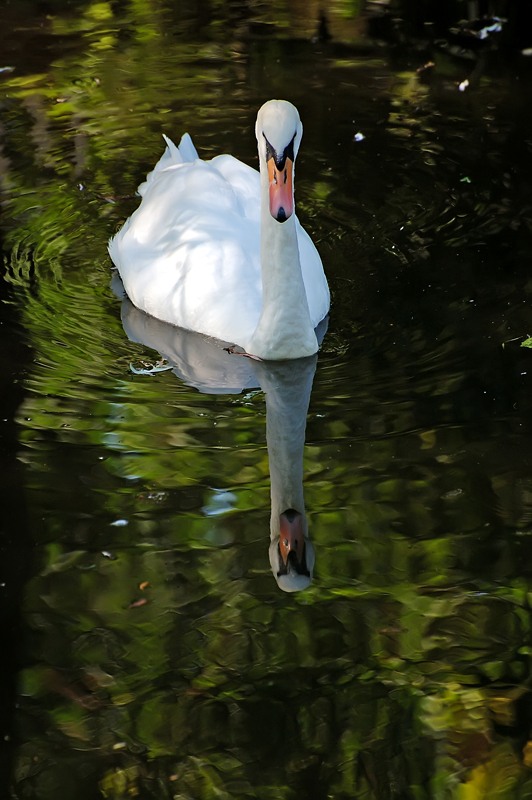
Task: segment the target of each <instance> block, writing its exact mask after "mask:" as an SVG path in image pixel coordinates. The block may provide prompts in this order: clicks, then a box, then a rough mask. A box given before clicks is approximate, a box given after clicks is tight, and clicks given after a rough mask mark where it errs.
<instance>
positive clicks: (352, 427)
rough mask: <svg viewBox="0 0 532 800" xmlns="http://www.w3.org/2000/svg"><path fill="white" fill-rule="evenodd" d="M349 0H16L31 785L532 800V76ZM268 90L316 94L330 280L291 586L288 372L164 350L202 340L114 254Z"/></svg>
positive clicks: (314, 167)
mask: <svg viewBox="0 0 532 800" xmlns="http://www.w3.org/2000/svg"><path fill="white" fill-rule="evenodd" d="M314 11H315V13H314ZM345 12H346V7H344V5H343V4H341V3H337V4H336V3H335V4H331V11H330V24H331V32H332V33H333V39H332V40H331V41H330V42H327V43H324V44H320V43H317V44H312V43H311V42H310V38H311V36H312V34H313V32H314V30H315V27H316V26H315V19H316V18H317V9H316V10H314V9H313V10H312V15H310V14H309V11H308V8H307V7H306V6H305V8H300V7H299V6H298V5H297V4H293V3H292V4H289V5H285V4H281V5H280V6H279V9H277V10H276V15H274V13H273V11H271V10H269V9H268V8H266V7H258V8H257V9H255V10H249V9H248V8H247V7H246V6H245V5H243V4H239V3H235V4H229V5H227V6H226V7H224V8H220V9H215V10H213V9H212V8H210V7H209V8H207V6H205V7H204V6H203V5H202V4H200V5H198V4H188V5H187V4H180V6H177V5H174V4H172V3H165V2H160V3H156V4H154V3H152V4H150V5H148V4H144V3H135V4H131V5H129V4H125V3H105V2H103V3H85V4H78V5H76V7H75V8H74V7H72V8H70V7H69V6H68V5H67V6H66V7H65V8H64V9H62V8H61V7H60V6H59V5H56V4H51V6H50V8H49V9H47V11H46V12H45V11H43V10H42V8H38V9H36V8H33V7H32V6H28V7H24V9H20V10H19V8H18V7H15V6H13V5H11V6H7V7H6V14H5V26H6V27H5V30H6V31H9V36H7V33H4V34H2V35H3V36H4V37H5V39H4V40H3V45H4V55H3V56H2V58H3V63H2V64H0V66H5V67H13V69H12V70H8V71H5V72H3V73H1V75H0V79H1V80H2V88H3V92H2V101H1V102H2V133H1V139H0V141H1V151H0V163H1V165H2V170H1V173H2V187H3V219H2V236H3V252H4V256H5V261H4V268H3V273H2V274H3V280H2V284H1V293H2V299H3V300H4V301H5V302H3V303H2V304H1V305H0V322H1V330H2V333H3V347H2V361H1V363H2V367H3V369H2V370H1V372H0V375H1V378H0V380H1V381H2V392H1V393H0V397H1V400H0V404H1V409H0V410H1V414H0V418H1V423H0V424H1V426H2V427H1V429H0V430H1V432H2V433H1V435H2V449H1V456H0V458H1V464H2V481H1V483H0V495H1V502H2V507H3V511H4V513H3V515H2V516H3V533H2V537H3V538H2V558H1V563H2V567H1V571H2V575H1V589H0V590H1V591H2V592H3V594H4V598H5V602H4V603H3V612H2V614H3V623H4V625H3V627H4V634H3V638H4V643H5V644H4V657H3V666H4V672H5V678H4V680H3V681H2V707H3V708H4V710H5V711H6V713H5V715H4V718H3V720H2V737H3V738H4V745H5V747H4V759H3V761H2V768H3V775H4V776H5V781H4V785H5V794H6V795H9V796H11V797H13V798H36V799H37V798H38V800H46V798H48V797H50V798H52V797H54V798H55V797H57V796H58V794H60V796H61V797H62V798H65V800H68V799H69V798H73V797H76V798H91V800H92V798H99V797H110V798H122V797H126V796H128V797H131V796H132V797H135V796H138V797H142V798H144V797H146V798H149V797H154V798H155V797H156V798H174V797H175V798H202V797H205V798H210V797H222V798H261V800H262V799H263V798H292V797H296V796H303V797H311V798H326V797H333V798H335V800H336V799H338V800H343V798H348V797H349V798H351V797H357V798H361V799H362V798H372V799H373V798H376V799H377V800H385V799H387V798H460V799H461V798H465V797H479V798H480V797H482V798H488V797H489V798H491V797H498V798H499V797H500V798H525V797H528V796H530V793H531V791H532V785H531V779H530V772H529V768H530V764H531V763H532V760H531V759H532V757H531V755H530V752H531V751H530V748H531V747H532V745H530V744H529V743H528V737H529V721H530V712H529V709H530V696H529V691H528V687H529V683H530V652H531V649H530V648H531V641H530V613H529V587H530V563H531V555H532V553H531V550H532V547H531V539H532V528H531V521H532V457H531V455H530V453H531V448H530V419H531V396H532V395H531V391H530V390H531V379H530V373H531V368H532V367H531V363H530V351H529V350H527V349H526V348H523V347H521V342H522V341H523V340H524V339H525V338H526V336H527V335H529V334H531V333H532V331H531V323H530V300H531V293H532V283H531V281H530V275H529V262H530V241H531V238H530V237H531V229H532V207H531V204H530V179H529V175H530V171H529V167H530V151H531V147H532V140H531V138H530V130H531V125H530V123H531V116H532V110H531V107H530V102H529V96H530V69H529V67H528V66H527V63H526V61H525V60H524V59H521V60H520V59H519V58H518V57H517V56H515V57H512V58H506V57H503V55H502V54H501V53H500V52H499V51H498V50H494V51H492V52H490V53H489V57H488V58H487V59H486V61H485V63H483V64H481V68H479V69H476V70H475V62H469V61H466V60H462V59H460V60H458V59H453V58H452V57H450V56H449V55H447V54H445V53H442V51H440V50H432V49H430V48H428V47H427V48H426V49H424V50H421V49H419V48H418V47H417V45H416V48H414V47H412V48H410V47H403V48H397V47H388V46H384V45H382V44H380V45H379V44H373V43H371V42H369V41H368V40H367V39H365V38H363V25H362V23H361V22H360V19H359V18H358V17H357V16H356V15H353V16H349V15H347V16H345ZM429 58H430V59H433V60H434V62H435V66H434V67H428V68H427V69H420V68H421V67H423V65H424V64H426V63H427V61H428V60H429ZM468 76H469V77H471V86H470V87H469V88H468V89H467V90H466V91H464V92H460V91H459V90H458V84H459V83H460V82H461V81H463V80H464V79H465V78H467V77H468ZM272 96H284V97H287V98H288V99H290V100H292V101H293V102H294V103H295V104H296V105H297V106H298V108H299V110H300V113H301V116H302V119H303V123H304V127H305V133H304V139H303V146H302V150H301V155H300V158H299V159H298V175H297V202H298V211H299V215H300V217H301V219H302V221H303V222H304V224H305V225H306V227H307V229H308V230H309V232H311V234H312V236H313V238H314V240H315V241H316V243H317V245H318V247H319V249H320V252H321V254H322V258H323V260H324V263H325V268H326V272H327V274H328V277H329V281H330V285H331V290H332V300H333V305H332V313H331V317H330V321H329V329H328V332H327V335H326V337H325V339H324V342H323V347H322V351H321V353H320V355H319V359H318V362H317V366H316V371H315V375H314V376H313V379H312V375H311V376H310V378H309V379H307V378H306V379H305V380H307V381H308V380H313V383H312V393H311V395H310V400H309V402H310V405H309V410H308V417H307V428H306V443H305V446H304V456H303V465H304V493H305V502H306V507H307V512H308V518H309V525H310V536H311V539H312V543H313V547H314V550H315V553H316V568H315V575H314V580H313V582H312V585H311V586H310V587H309V588H308V589H307V590H305V591H304V592H301V593H298V594H291V595H289V594H286V593H283V592H281V591H280V590H279V588H278V586H277V584H276V581H275V580H274V578H273V577H272V573H271V568H270V564H269V560H268V544H269V518H270V465H269V462H268V450H267V443H266V416H267V412H268V413H270V415H271V408H268V409H267V407H266V402H265V396H264V393H263V392H262V391H260V390H257V389H255V388H253V387H254V386H255V385H256V383H257V382H259V383H260V382H261V381H260V380H258V381H257V375H256V374H253V371H252V367H250V365H249V364H247V363H246V364H244V366H243V367H242V366H241V365H239V367H238V369H243V370H244V372H245V373H246V370H247V373H246V374H244V375H242V374H239V376H237V379H236V380H237V383H238V380H241V383H242V386H246V387H247V388H246V389H244V390H243V391H239V392H237V393H223V394H218V393H212V392H211V393H205V392H199V391H198V390H197V389H196V388H194V387H193V386H191V385H190V384H191V383H194V380H193V379H192V378H191V375H190V373H188V372H186V364H185V365H183V363H182V364H181V375H182V376H183V375H184V379H182V378H181V379H180V378H179V377H177V376H176V374H175V372H173V371H162V372H158V373H157V374H155V375H143V374H137V373H135V371H134V370H132V369H131V367H130V365H133V367H134V368H139V367H141V366H142V364H143V363H144V362H150V363H154V362H155V361H157V359H158V358H159V357H160V353H162V354H163V355H168V354H169V348H170V347H171V346H173V345H172V341H170V340H168V338H165V337H167V336H168V335H169V334H168V331H166V332H165V331H164V330H163V331H161V330H155V331H153V330H152V329H151V328H150V329H149V330H148V328H147V326H146V325H145V320H144V321H143V320H142V318H140V319H138V318H137V319H136V321H135V310H134V309H131V308H129V307H128V306H127V304H124V303H122V302H121V301H120V299H118V298H117V297H116V295H115V294H114V293H113V291H112V288H111V285H110V262H109V259H108V257H107V253H106V242H107V239H108V237H109V236H110V235H111V234H112V233H113V232H114V231H115V230H117V228H118V227H119V226H120V224H121V223H122V222H123V220H124V219H125V218H126V217H127V216H128V214H129V213H131V211H132V210H133V208H134V207H135V205H136V202H137V201H136V200H135V198H134V190H135V188H136V186H137V184H138V183H139V182H140V180H141V179H142V178H143V176H144V175H145V173H146V172H147V171H148V170H149V169H150V167H151V166H152V165H153V163H154V162H155V160H156V158H157V157H158V156H159V154H160V152H161V149H162V141H161V132H166V133H168V134H170V135H172V136H173V137H174V138H178V136H179V135H180V133H181V132H182V131H184V130H189V132H190V133H191V134H192V136H193V138H194V141H195V143H196V146H197V147H198V149H199V151H200V153H201V155H202V156H205V157H209V156H212V155H215V154H217V153H218V152H224V151H228V152H232V153H233V154H235V155H237V156H238V157H240V158H242V159H243V160H245V161H247V162H248V163H251V164H255V163H256V160H255V159H256V156H255V141H254V136H253V122H254V116H255V113H256V109H257V108H258V106H259V105H260V104H261V103H262V102H263V101H264V100H265V99H267V98H268V97H272ZM358 133H362V134H363V137H364V138H362V139H361V138H360V137H357V136H356V134H358ZM128 337H130V338H128ZM161 337H162V339H161ZM170 338H171V337H170ZM176 346H177V345H176ZM179 346H180V347H183V342H182V340H180V344H179ZM165 348H166V349H165ZM224 357H225V355H224ZM227 358H228V359H229V360H230V357H229V356H227ZM215 361H216V358H215ZM242 361H244V360H242ZM220 363H224V364H226V363H229V362H222V361H221V360H220ZM231 363H233V362H231ZM230 368H231V369H233V367H230ZM228 369H229V367H228ZM184 370H185V371H184ZM250 370H251V372H250ZM178 371H179V370H178ZM226 378H227V376H225V378H224V380H226ZM267 379H268V378H267V376H266V377H265V376H262V380H267ZM299 379H301V380H302V381H303V378H301V377H300V378H298V380H299ZM270 380H271V377H270ZM276 380H278V381H279V380H281V378H279V376H277V378H276ZM301 385H303V383H302V384H301ZM305 385H306V384H305ZM203 388H204V389H205V386H204V387H203ZM235 388H236V387H235ZM295 394H296V395H297V392H296V393H295ZM303 400H304V398H303ZM291 409H292V411H293V409H294V406H293V404H292V407H291ZM288 413H289V410H287V409H286V408H285V409H284V412H283V414H281V415H280V416H277V420H281V422H282V421H283V420H285V419H286V418H287V415H288ZM296 416H297V414H296ZM274 419H275V417H274ZM269 423H271V416H270V419H269ZM298 447H300V449H301V450H303V443H302V442H299V443H298V442H295V452H296V453H297V448H298ZM295 460H296V461H297V458H295ZM8 787H9V788H8Z"/></svg>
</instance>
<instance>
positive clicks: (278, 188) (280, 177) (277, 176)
mask: <svg viewBox="0 0 532 800" xmlns="http://www.w3.org/2000/svg"><path fill="white" fill-rule="evenodd" d="M293 172H294V162H293V161H292V159H291V158H285V162H284V166H283V169H281V170H280V169H277V165H276V163H275V159H274V158H269V159H268V180H269V184H270V214H271V215H272V217H273V218H274V219H276V220H277V222H286V220H287V219H288V217H290V216H292V214H293V213H294V178H293Z"/></svg>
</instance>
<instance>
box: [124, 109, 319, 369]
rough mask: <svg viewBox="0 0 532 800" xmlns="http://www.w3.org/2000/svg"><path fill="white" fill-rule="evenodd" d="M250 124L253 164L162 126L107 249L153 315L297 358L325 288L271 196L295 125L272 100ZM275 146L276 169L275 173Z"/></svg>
mask: <svg viewBox="0 0 532 800" xmlns="http://www.w3.org/2000/svg"><path fill="white" fill-rule="evenodd" d="M256 130H257V140H258V146H259V160H260V169H261V172H260V174H259V172H257V171H256V170H254V169H252V168H251V167H249V166H247V165H246V164H243V163H242V162H241V161H239V160H238V159H236V158H234V157H233V156H230V155H221V156H217V157H216V158H213V159H212V160H211V161H202V160H201V159H200V158H199V157H198V154H197V152H196V149H195V147H194V145H193V143H192V140H191V138H190V136H189V135H188V134H185V135H184V136H183V137H182V139H181V142H180V145H179V147H176V145H175V144H174V143H173V142H172V141H171V140H170V139H168V138H167V137H164V138H165V140H166V145H167V146H166V150H165V152H164V154H163V156H162V157H161V158H160V160H159V161H158V163H157V164H156V166H155V168H154V169H153V171H152V172H151V173H150V174H149V175H148V176H147V178H146V181H145V182H144V183H143V184H141V185H140V186H139V194H140V195H141V197H142V200H141V203H140V206H139V207H138V208H137V210H136V211H135V212H134V213H133V214H132V216H131V217H130V218H129V219H128V220H127V222H126V223H125V224H124V226H123V228H122V229H121V230H120V231H119V233H117V234H116V236H114V237H113V238H112V239H111V241H110V243H109V252H110V255H111V258H112V260H113V262H114V263H115V265H116V266H117V267H118V270H119V272H120V276H121V278H122V281H123V283H124V287H125V290H126V292H127V294H128V296H129V298H130V299H131V301H132V302H133V303H134V305H136V306H137V307H138V308H140V309H142V310H143V311H145V312H147V313H148V314H150V315H152V316H153V317H156V318H157V319H160V320H163V321H165V322H169V323H171V324H173V325H178V326H180V327H182V328H185V329H188V330H191V331H196V332H199V333H203V334H205V335H207V336H211V337H214V338H216V339H220V340H222V341H224V342H228V343H230V344H235V345H239V346H241V347H242V348H244V350H246V351H247V352H248V353H249V354H251V355H255V356H257V357H260V358H270V359H284V358H298V357H300V356H306V355H310V354H311V353H313V352H316V351H317V349H318V345H317V341H316V338H315V336H314V334H313V332H312V329H313V328H315V327H316V325H317V324H318V323H319V322H320V321H321V320H322V319H323V318H324V317H325V316H326V314H327V312H328V309H329V290H328V286H327V281H326V279H325V275H324V272H323V267H322V263H321V259H320V257H319V255H318V252H317V250H316V248H315V246H314V244H313V243H312V241H311V239H310V237H309V236H308V234H307V233H306V232H305V231H304V230H303V228H302V227H301V225H300V224H299V221H298V220H297V218H296V216H295V214H291V215H289V216H288V218H287V219H286V221H279V220H278V219H277V218H275V217H274V216H273V214H274V213H276V212H274V211H272V208H271V199H270V197H269V195H270V196H271V191H272V185H273V184H276V183H277V182H278V181H279V183H282V176H284V181H285V182H286V169H287V168H288V165H289V163H291V162H290V159H289V155H290V152H291V151H290V145H291V143H292V147H293V153H294V155H293V160H295V155H296V154H297V148H298V146H299V141H300V139H301V133H302V126H301V123H300V121H299V115H298V113H297V110H296V109H295V108H294V106H292V105H291V104H290V103H287V102H286V101H269V102H268V103H266V104H265V105H264V106H263V107H262V108H261V110H260V111H259V114H258V117H257V128H256ZM266 143H269V145H270V151H269V152H267V144H266ZM272 148H273V151H274V159H273V160H274V161H276V163H277V162H278V163H277V167H281V168H283V169H284V170H285V171H284V172H283V169H280V170H277V172H276V177H275V178H274V179H273V180H272V179H271V174H270V176H269V175H268V164H267V162H268V159H269V160H270V166H271V164H272V158H271V151H272ZM283 158H284V162H283ZM283 163H284V167H283ZM275 188H276V187H275V186H273V189H275ZM261 242H262V247H261Z"/></svg>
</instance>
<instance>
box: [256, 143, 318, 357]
mask: <svg viewBox="0 0 532 800" xmlns="http://www.w3.org/2000/svg"><path fill="white" fill-rule="evenodd" d="M260 174H261V268H262V312H261V315H260V318H259V322H258V325H257V328H256V329H255V332H254V333H253V335H252V337H251V339H250V341H249V342H248V343H247V345H246V350H247V352H248V353H250V354H252V355H256V356H259V357H260V358H263V359H273V360H282V359H288V358H290V359H291V358H303V357H304V356H309V355H313V354H314V353H316V352H317V351H318V342H317V339H316V335H315V333H314V329H313V327H312V323H311V320H310V314H309V309H308V302H307V296H306V292H305V285H304V283H303V276H302V274H301V263H300V260H299V248H298V245H297V231H296V217H295V214H292V215H291V216H290V217H289V218H288V219H287V220H286V222H277V220H275V219H274V218H273V217H272V215H271V214H270V210H269V202H268V191H269V187H268V174H267V169H266V165H265V164H263V162H262V158H261V170H260Z"/></svg>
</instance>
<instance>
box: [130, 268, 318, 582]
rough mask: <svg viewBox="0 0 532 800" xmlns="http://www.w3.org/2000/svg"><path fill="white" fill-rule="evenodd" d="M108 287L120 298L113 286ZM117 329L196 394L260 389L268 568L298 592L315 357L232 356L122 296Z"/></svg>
mask: <svg viewBox="0 0 532 800" xmlns="http://www.w3.org/2000/svg"><path fill="white" fill-rule="evenodd" d="M115 280H116V281H119V279H118V278H115ZM114 288H115V291H116V292H117V293H119V292H120V284H119V282H118V283H115V286H114ZM122 324H123V326H124V330H125V332H126V334H127V336H128V338H129V339H130V340H131V341H134V342H139V343H142V344H144V345H146V346H148V347H150V348H151V349H153V350H156V351H158V352H159V353H160V354H161V355H162V356H163V357H164V358H165V359H166V361H167V362H168V366H169V367H171V369H172V371H173V372H174V374H175V375H177V376H178V377H179V378H180V379H181V380H182V381H183V382H184V383H186V384H187V385H189V386H193V387H195V388H196V389H198V390H199V391H200V392H204V393H209V394H229V393H236V392H240V391H242V390H243V389H250V388H255V387H260V388H261V389H262V390H263V391H264V393H265V400H266V442H267V447H268V460H269V467H270V484H271V520H270V547H269V557H270V564H271V567H272V572H273V574H274V577H275V579H276V581H277V584H278V586H279V587H280V588H281V589H282V590H283V591H285V592H295V591H300V590H301V589H305V588H306V587H307V586H309V585H310V583H311V581H312V576H313V569H314V560H315V556H314V548H313V546H312V543H311V541H310V538H309V534H308V522H307V517H306V513H305V500H304V492H303V452H304V447H305V428H306V419H307V411H308V406H309V402H310V394H311V390H312V383H313V380H314V373H315V371H316V364H317V355H314V356H309V357H307V358H301V359H296V360H293V361H289V362H288V361H277V362H275V361H269V362H264V361H262V362H261V361H254V360H251V359H249V358H242V357H239V356H236V355H232V354H230V353H228V352H226V351H225V350H224V349H223V346H222V344H221V343H219V344H218V343H216V341H214V340H212V339H208V338H205V337H203V336H201V335H200V334H196V333H192V332H190V331H185V330H182V329H180V328H176V327H174V326H173V325H168V324H167V323H164V322H160V321H159V320H156V319H154V318H153V317H150V316H148V315H147V314H145V313H144V312H142V311H139V309H137V308H136V307H135V306H134V305H133V304H132V303H131V302H130V300H129V299H128V298H127V296H123V300H122ZM326 327H327V323H326V321H324V322H323V323H322V324H321V325H320V326H319V327H318V329H317V330H316V334H317V337H318V341H319V342H321V341H322V339H323V336H324V334H325V330H326Z"/></svg>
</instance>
